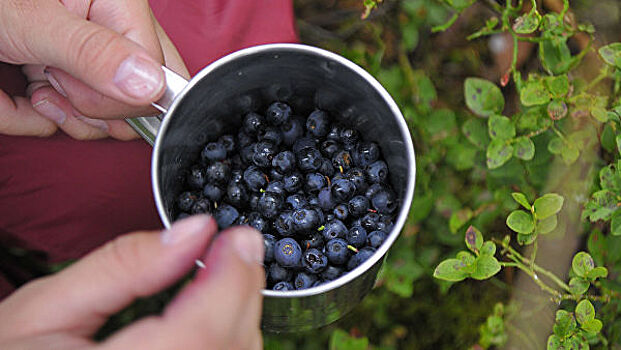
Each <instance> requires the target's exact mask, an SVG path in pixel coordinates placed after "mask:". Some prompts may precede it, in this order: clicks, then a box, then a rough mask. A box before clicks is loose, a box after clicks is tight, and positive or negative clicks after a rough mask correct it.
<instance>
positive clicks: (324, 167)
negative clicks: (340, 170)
mask: <svg viewBox="0 0 621 350" xmlns="http://www.w3.org/2000/svg"><path fill="white" fill-rule="evenodd" d="M319 172H320V173H321V174H323V175H325V176H327V177H332V176H333V175H334V173H335V172H336V170H335V169H334V166H332V161H331V160H330V159H328V158H322V159H321V166H320V167H319Z"/></svg>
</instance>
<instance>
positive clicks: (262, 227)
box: [247, 211, 269, 232]
mask: <svg viewBox="0 0 621 350" xmlns="http://www.w3.org/2000/svg"><path fill="white" fill-rule="evenodd" d="M247 224H248V226H251V227H254V228H255V229H256V230H257V231H260V232H264V231H266V230H267V228H268V225H269V222H268V221H267V220H265V219H264V218H263V217H262V216H261V214H259V213H257V212H256V211H253V212H251V213H250V214H248V222H247Z"/></svg>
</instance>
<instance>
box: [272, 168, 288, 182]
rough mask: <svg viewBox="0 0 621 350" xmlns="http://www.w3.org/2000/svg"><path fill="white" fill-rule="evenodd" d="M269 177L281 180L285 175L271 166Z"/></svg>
mask: <svg viewBox="0 0 621 350" xmlns="http://www.w3.org/2000/svg"><path fill="white" fill-rule="evenodd" d="M269 178H270V179H272V180H275V181H282V180H283V179H284V178H285V177H284V176H283V174H281V173H279V172H278V171H277V170H276V169H274V168H271V169H270V173H269Z"/></svg>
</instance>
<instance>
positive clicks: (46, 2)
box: [0, 0, 189, 139]
mask: <svg viewBox="0 0 621 350" xmlns="http://www.w3.org/2000/svg"><path fill="white" fill-rule="evenodd" d="M24 18H28V20H26V21H25V20H24ZM86 18H88V20H87V19H86ZM0 20H1V21H2V23H3V26H2V27H1V28H0V60H1V61H5V62H9V63H13V64H20V65H21V64H24V72H25V73H26V75H27V77H28V79H29V83H30V85H29V88H28V94H29V96H28V97H29V98H30V101H29V100H28V99H26V98H23V97H13V98H11V97H10V96H8V95H6V94H5V93H3V92H2V91H0V133H4V134H10V135H36V136H46V135H49V134H52V133H54V132H55V130H56V128H57V127H58V126H59V127H60V128H61V129H63V130H64V131H65V132H67V133H68V134H70V135H71V136H73V137H74V138H78V139H93V138H101V137H106V136H108V135H110V136H113V137H116V138H119V139H129V138H133V137H136V134H135V133H134V132H133V130H132V129H131V128H130V127H129V126H128V125H126V123H124V122H123V121H107V120H106V121H103V120H102V121H100V120H94V119H93V118H106V119H109V118H116V119H118V118H123V117H132V116H137V115H148V114H155V110H154V109H153V108H152V107H149V104H150V102H152V101H155V100H157V98H159V96H160V95H161V94H162V93H163V89H164V77H163V72H162V70H161V69H160V65H161V64H162V63H165V64H166V65H167V66H168V67H169V68H171V69H172V70H174V71H176V72H177V73H179V74H181V75H183V76H185V77H188V76H189V74H188V72H187V70H186V68H185V66H184V64H183V61H182V59H181V57H180V56H179V54H178V52H177V50H176V49H175V47H174V45H173V44H172V42H171V41H170V39H169V38H168V37H167V36H166V34H165V33H164V31H163V30H162V28H161V27H160V26H159V24H158V23H157V21H156V20H155V18H154V17H153V15H152V13H151V11H150V9H149V6H148V3H147V1H146V0H93V1H88V2H84V1H79V0H65V1H63V2H59V1H57V0H36V1H35V0H29V1H19V2H18V1H4V2H0ZM119 33H122V35H121V34H119ZM29 102H30V103H29ZM33 106H34V108H33ZM42 116H44V117H45V118H43V117H42Z"/></svg>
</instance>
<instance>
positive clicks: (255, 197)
mask: <svg viewBox="0 0 621 350" xmlns="http://www.w3.org/2000/svg"><path fill="white" fill-rule="evenodd" d="M259 198H261V194H260V193H258V192H253V193H252V194H250V197H249V199H248V207H249V208H250V210H253V211H257V210H259Z"/></svg>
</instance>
